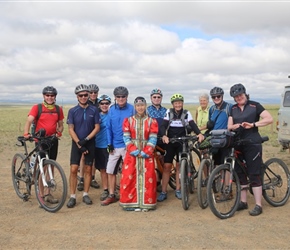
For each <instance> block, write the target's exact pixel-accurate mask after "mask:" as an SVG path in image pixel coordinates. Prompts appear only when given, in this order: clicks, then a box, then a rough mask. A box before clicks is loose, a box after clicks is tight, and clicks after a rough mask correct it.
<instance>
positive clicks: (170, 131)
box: [157, 94, 204, 201]
mask: <svg viewBox="0 0 290 250" xmlns="http://www.w3.org/2000/svg"><path fill="white" fill-rule="evenodd" d="M171 103H172V106H173V108H171V109H168V110H167V111H166V115H165V117H164V119H163V123H162V125H161V127H160V134H161V135H162V141H163V143H165V150H166V155H165V156H164V168H163V174H162V192H161V193H160V194H159V196H158V198H157V201H164V200H166V199H167V185H168V182H169V177H170V170H171V166H172V162H173V158H174V156H176V159H177V160H176V161H177V164H176V190H175V196H176V197H177V198H178V199H181V191H180V181H179V164H178V162H179V158H178V157H179V153H180V152H181V151H182V146H181V145H180V143H178V142H176V143H169V138H173V137H180V136H185V135H186V134H188V133H189V132H191V131H193V132H194V133H195V134H196V135H197V136H198V141H199V142H201V141H203V139H204V137H203V135H202V134H201V132H200V130H199V128H198V127H197V125H196V123H195V122H194V120H193V118H192V115H191V113H190V112H189V111H188V110H184V109H183V103H184V98H183V96H182V95H181V94H174V95H172V97H171ZM188 129H190V131H188Z"/></svg>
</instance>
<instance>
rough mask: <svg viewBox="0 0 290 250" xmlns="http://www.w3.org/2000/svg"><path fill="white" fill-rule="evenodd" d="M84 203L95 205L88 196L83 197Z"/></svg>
mask: <svg viewBox="0 0 290 250" xmlns="http://www.w3.org/2000/svg"><path fill="white" fill-rule="evenodd" d="M83 202H84V203H86V204H87V205H92V204H93V202H92V200H91V198H90V197H89V196H88V195H85V196H83Z"/></svg>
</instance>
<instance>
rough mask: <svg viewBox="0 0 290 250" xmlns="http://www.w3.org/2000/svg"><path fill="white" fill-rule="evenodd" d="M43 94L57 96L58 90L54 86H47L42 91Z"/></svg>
mask: <svg viewBox="0 0 290 250" xmlns="http://www.w3.org/2000/svg"><path fill="white" fill-rule="evenodd" d="M42 94H43V95H46V94H52V95H57V90H56V89H55V88H54V87H53V86H46V87H45V88H44V89H43V90H42Z"/></svg>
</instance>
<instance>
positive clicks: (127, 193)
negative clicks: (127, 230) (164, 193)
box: [120, 97, 158, 211]
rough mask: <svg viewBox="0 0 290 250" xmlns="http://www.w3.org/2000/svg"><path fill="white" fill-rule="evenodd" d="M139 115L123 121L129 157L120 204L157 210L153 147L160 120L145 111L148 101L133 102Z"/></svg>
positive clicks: (126, 160)
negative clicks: (149, 115)
mask: <svg viewBox="0 0 290 250" xmlns="http://www.w3.org/2000/svg"><path fill="white" fill-rule="evenodd" d="M134 105H135V110H136V114H135V115H134V116H131V117H129V118H125V120H124V122H123V132H124V142H125V144H126V156H125V159H124V164H123V167H122V177H121V182H120V205H121V206H122V207H123V209H124V210H126V211H148V210H154V209H156V174H155V161H154V154H153V152H154V148H155V145H156V141H157V132H158V123H157V121H156V120H155V119H154V118H151V117H148V115H147V114H146V100H145V99H144V98H143V97H137V98H136V99H135V101H134Z"/></svg>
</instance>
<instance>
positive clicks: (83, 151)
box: [79, 147, 89, 154]
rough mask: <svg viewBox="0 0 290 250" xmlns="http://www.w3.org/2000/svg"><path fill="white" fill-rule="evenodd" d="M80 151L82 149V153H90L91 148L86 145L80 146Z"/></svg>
mask: <svg viewBox="0 0 290 250" xmlns="http://www.w3.org/2000/svg"><path fill="white" fill-rule="evenodd" d="M79 151H81V153H84V154H88V153H89V150H88V149H87V148H86V147H81V148H79Z"/></svg>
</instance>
